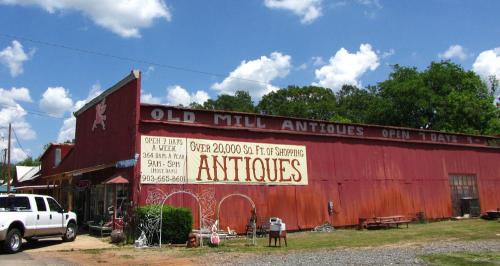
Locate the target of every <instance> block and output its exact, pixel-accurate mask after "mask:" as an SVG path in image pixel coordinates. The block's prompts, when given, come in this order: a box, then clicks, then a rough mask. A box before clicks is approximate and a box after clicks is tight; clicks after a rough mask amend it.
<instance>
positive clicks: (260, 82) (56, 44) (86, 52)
mask: <svg viewBox="0 0 500 266" xmlns="http://www.w3.org/2000/svg"><path fill="white" fill-rule="evenodd" d="M0 36H3V37H6V38H8V39H12V40H14V39H18V40H23V41H27V42H31V43H37V44H41V45H45V46H51V47H56V48H61V49H66V50H70V51H74V52H79V53H84V54H90V55H96V56H101V57H109V58H114V59H118V60H122V61H129V62H135V63H140V64H146V65H151V66H156V67H162V68H168V69H173V70H177V71H184V72H190V73H196V74H202V75H207V76H215V77H222V78H226V79H236V80H242V81H247V82H253V83H258V84H262V85H269V84H270V83H269V82H264V81H261V80H255V79H247V78H240V77H229V76H227V75H225V74H219V73H214V72H209V71H204V70H197V69H192V68H187V67H181V66H175V65H170V64H163V63H157V62H153V61H148V60H144V59H138V58H131V57H125V56H119V55H114V54H109V53H104V52H99V51H93V50H88V49H83V48H77V47H72V46H68V45H64V44H59V43H53V42H46V41H40V40H36V39H33V38H26V37H23V36H19V35H12V34H7V33H2V32H0Z"/></svg>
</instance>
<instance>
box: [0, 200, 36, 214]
mask: <svg viewBox="0 0 500 266" xmlns="http://www.w3.org/2000/svg"><path fill="white" fill-rule="evenodd" d="M2 211H3V212H9V211H10V212H12V211H31V206H30V201H29V199H28V197H0V212H2Z"/></svg>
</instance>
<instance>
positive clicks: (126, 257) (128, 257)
mask: <svg viewBox="0 0 500 266" xmlns="http://www.w3.org/2000/svg"><path fill="white" fill-rule="evenodd" d="M120 257H122V258H124V259H133V258H135V257H134V256H132V255H128V254H125V255H121V256H120Z"/></svg>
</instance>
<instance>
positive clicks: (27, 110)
mask: <svg viewBox="0 0 500 266" xmlns="http://www.w3.org/2000/svg"><path fill="white" fill-rule="evenodd" d="M0 106H2V107H4V108H17V105H10V104H5V103H0ZM21 108H22V109H23V110H24V111H25V112H26V113H28V114H32V115H37V116H42V117H50V118H54V119H64V118H63V117H57V116H55V115H52V114H49V113H47V112H42V111H37V110H32V109H27V108H24V107H22V106H21Z"/></svg>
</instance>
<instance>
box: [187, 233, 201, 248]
mask: <svg viewBox="0 0 500 266" xmlns="http://www.w3.org/2000/svg"><path fill="white" fill-rule="evenodd" d="M197 246H198V241H197V237H196V235H195V234H193V233H189V235H188V241H187V245H186V247H188V248H195V247H197Z"/></svg>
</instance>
